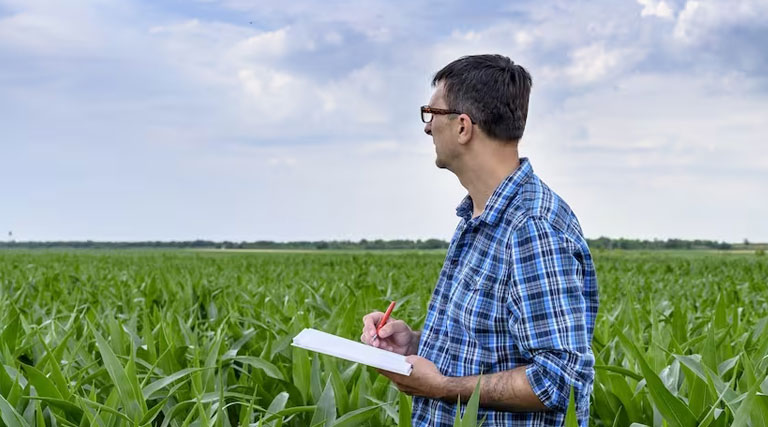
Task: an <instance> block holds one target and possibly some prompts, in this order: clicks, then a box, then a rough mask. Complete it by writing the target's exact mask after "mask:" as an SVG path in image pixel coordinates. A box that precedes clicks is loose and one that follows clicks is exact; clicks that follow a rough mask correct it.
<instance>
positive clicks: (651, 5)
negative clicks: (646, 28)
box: [637, 0, 675, 19]
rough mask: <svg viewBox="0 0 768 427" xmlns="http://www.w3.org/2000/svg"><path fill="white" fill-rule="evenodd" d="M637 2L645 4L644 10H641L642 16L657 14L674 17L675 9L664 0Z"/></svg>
mask: <svg viewBox="0 0 768 427" xmlns="http://www.w3.org/2000/svg"><path fill="white" fill-rule="evenodd" d="M637 2H638V3H640V4H641V5H642V6H643V10H642V11H641V12H640V15H641V16H656V17H659V18H665V19H672V18H674V14H675V12H674V10H672V7H671V6H670V5H669V3H667V2H666V1H664V0H660V1H656V0H637Z"/></svg>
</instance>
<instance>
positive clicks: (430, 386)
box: [378, 355, 447, 399]
mask: <svg viewBox="0 0 768 427" xmlns="http://www.w3.org/2000/svg"><path fill="white" fill-rule="evenodd" d="M405 361H406V362H408V363H410V364H411V365H413V370H412V371H411V375H400V374H396V373H394V372H389V371H383V370H381V369H378V371H379V373H380V374H381V375H384V376H385V377H387V378H389V379H390V380H391V381H392V382H393V383H395V385H396V386H397V388H398V389H399V390H400V391H402V392H403V393H406V394H410V395H412V396H424V397H429V398H432V399H440V398H442V397H443V396H445V395H446V394H447V390H445V386H446V379H447V377H446V376H444V375H443V374H441V373H440V371H439V370H438V369H437V366H435V364H434V363H432V362H431V361H429V360H427V359H425V358H423V357H421V356H413V355H412V356H408V357H406V358H405Z"/></svg>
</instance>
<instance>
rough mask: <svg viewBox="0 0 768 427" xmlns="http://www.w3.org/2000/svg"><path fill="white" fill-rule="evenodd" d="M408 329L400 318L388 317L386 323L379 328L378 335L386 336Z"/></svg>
mask: <svg viewBox="0 0 768 427" xmlns="http://www.w3.org/2000/svg"><path fill="white" fill-rule="evenodd" d="M410 330H411V328H409V327H408V325H406V324H405V322H403V321H402V320H394V319H392V318H390V319H389V321H388V322H387V324H386V325H384V327H383V328H381V329H380V330H379V336H380V337H381V338H388V337H390V336H392V335H393V334H396V333H398V332H407V331H410Z"/></svg>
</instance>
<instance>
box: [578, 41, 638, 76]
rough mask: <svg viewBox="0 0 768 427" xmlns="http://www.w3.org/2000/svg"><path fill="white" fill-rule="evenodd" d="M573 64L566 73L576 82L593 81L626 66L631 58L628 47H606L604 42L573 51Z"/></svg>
mask: <svg viewBox="0 0 768 427" xmlns="http://www.w3.org/2000/svg"><path fill="white" fill-rule="evenodd" d="M570 57H571V64H570V65H569V66H568V67H567V68H566V69H565V74H566V75H567V76H568V77H569V78H570V79H571V81H572V82H574V83H576V84H585V83H592V82H595V81H597V80H600V79H602V78H604V77H606V76H607V75H609V74H610V73H612V72H614V71H615V70H616V69H617V68H619V67H621V66H626V65H628V64H626V61H627V60H628V59H629V51H628V50H627V49H613V50H609V49H606V48H605V46H604V45H603V44H602V43H595V44H592V45H589V46H584V47H581V48H578V49H576V50H574V51H573V52H571V54H570Z"/></svg>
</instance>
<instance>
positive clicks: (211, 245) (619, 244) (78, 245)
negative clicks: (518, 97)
mask: <svg viewBox="0 0 768 427" xmlns="http://www.w3.org/2000/svg"><path fill="white" fill-rule="evenodd" d="M587 243H588V244H589V247H590V248H592V249H624V250H654V249H718V250H727V249H732V245H731V244H730V243H726V242H716V241H712V240H682V239H667V240H656V239H654V240H638V239H623V238H619V239H611V238H608V237H600V238H597V239H587ZM55 248H74V249H152V248H155V249H174V248H179V249H275V250H276V249H300V250H341V249H346V250H387V249H421V250H429V249H447V248H448V242H446V241H444V240H439V239H427V240H406V239H400V240H381V239H379V240H365V239H363V240H360V241H357V242H353V241H350V240H332V241H325V240H321V241H314V242H312V241H298V242H273V241H269V240H260V241H255V242H230V241H223V242H215V241H211V240H189V241H145V242H97V241H91V240H86V241H69V242H67V241H55V242H14V241H9V242H0V249H55Z"/></svg>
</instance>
